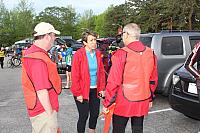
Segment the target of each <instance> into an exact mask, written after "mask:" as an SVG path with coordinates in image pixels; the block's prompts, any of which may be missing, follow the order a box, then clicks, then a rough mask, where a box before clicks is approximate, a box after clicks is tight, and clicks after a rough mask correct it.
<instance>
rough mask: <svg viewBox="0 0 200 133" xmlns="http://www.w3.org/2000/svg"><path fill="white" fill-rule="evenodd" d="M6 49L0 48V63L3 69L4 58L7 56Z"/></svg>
mask: <svg viewBox="0 0 200 133" xmlns="http://www.w3.org/2000/svg"><path fill="white" fill-rule="evenodd" d="M5 54H6V52H5V50H4V47H1V49H0V64H1V68H2V69H3V65H4V58H5Z"/></svg>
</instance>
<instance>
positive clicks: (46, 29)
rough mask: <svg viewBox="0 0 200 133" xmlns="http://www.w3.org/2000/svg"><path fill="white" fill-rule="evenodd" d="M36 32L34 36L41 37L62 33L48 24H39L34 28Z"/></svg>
mask: <svg viewBox="0 0 200 133" xmlns="http://www.w3.org/2000/svg"><path fill="white" fill-rule="evenodd" d="M34 32H35V34H34V36H41V35H45V34H48V33H55V34H57V35H59V34H60V31H58V30H55V28H54V27H53V25H51V24H49V23H46V22H40V23H39V24H37V25H36V26H35V28H34Z"/></svg>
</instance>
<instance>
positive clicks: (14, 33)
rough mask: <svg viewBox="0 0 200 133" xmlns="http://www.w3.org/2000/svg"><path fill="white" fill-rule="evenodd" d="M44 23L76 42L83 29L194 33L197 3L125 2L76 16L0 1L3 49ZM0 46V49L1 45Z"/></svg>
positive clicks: (23, 0)
mask: <svg viewBox="0 0 200 133" xmlns="http://www.w3.org/2000/svg"><path fill="white" fill-rule="evenodd" d="M41 21H46V22H49V23H51V24H53V25H54V26H55V28H56V29H58V30H60V31H61V35H64V36H72V37H73V38H74V39H79V38H80V36H81V33H82V32H83V31H84V30H85V29H91V30H94V31H96V32H97V33H98V34H99V36H100V37H108V36H115V35H116V34H117V32H118V28H119V27H123V26H124V25H126V24H127V23H133V22H134V23H137V24H139V25H140V26H141V29H142V32H159V31H161V30H198V29H199V27H200V23H199V21H200V1H199V0H125V3H124V4H121V5H117V6H113V5H111V6H110V7H108V8H107V9H106V11H104V12H103V13H102V14H99V15H95V14H94V13H93V11H92V10H86V11H84V13H82V14H77V13H76V12H75V9H74V8H72V6H66V7H57V6H53V7H46V8H45V9H44V10H43V11H41V12H40V13H39V14H36V13H35V12H34V10H33V8H32V3H29V0H19V4H18V5H17V7H15V8H13V9H12V10H8V9H6V8H5V5H4V1H3V0H0V41H1V44H3V45H5V46H7V45H12V44H13V43H14V42H15V41H18V40H21V39H25V38H27V37H31V36H32V32H33V28H34V26H35V25H36V24H37V23H39V22H41ZM1 44H0V45H1Z"/></svg>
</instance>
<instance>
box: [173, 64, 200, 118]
mask: <svg viewBox="0 0 200 133" xmlns="http://www.w3.org/2000/svg"><path fill="white" fill-rule="evenodd" d="M195 67H197V65H195ZM172 81H173V82H172V83H173V84H172V86H171V89H170V93H169V103H170V105H171V107H172V109H174V110H176V111H178V112H180V113H183V114H184V115H186V116H189V117H191V118H194V119H198V120H200V102H199V99H198V94H197V86H196V83H195V82H196V79H195V78H194V77H193V76H192V75H191V74H190V73H189V72H188V71H187V70H186V69H185V68H184V66H182V67H181V68H179V69H178V70H176V71H175V73H174V74H173V78H172Z"/></svg>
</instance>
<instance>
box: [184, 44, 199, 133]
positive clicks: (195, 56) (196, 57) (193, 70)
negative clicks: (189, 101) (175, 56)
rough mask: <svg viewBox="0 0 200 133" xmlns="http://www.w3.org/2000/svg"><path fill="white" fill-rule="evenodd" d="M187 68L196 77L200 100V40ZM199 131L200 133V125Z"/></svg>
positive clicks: (187, 63)
mask: <svg viewBox="0 0 200 133" xmlns="http://www.w3.org/2000/svg"><path fill="white" fill-rule="evenodd" d="M195 63H197V69H196V68H195V67H194V64H195ZM185 68H186V69H187V70H188V71H189V72H190V73H191V74H192V75H193V76H194V77H195V78H196V85H197V93H198V99H199V102H200V42H199V43H197V44H196V45H195V47H194V49H193V50H192V52H191V53H190V55H189V56H188V58H187V60H186V61H185ZM198 133H200V126H199V131H198Z"/></svg>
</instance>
